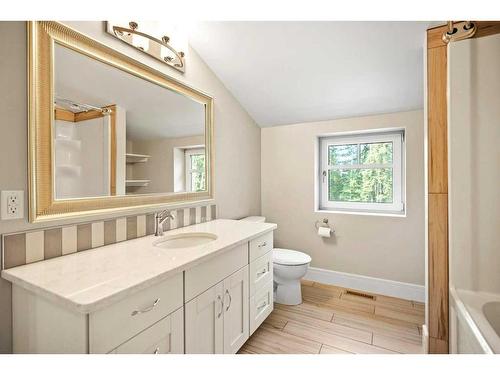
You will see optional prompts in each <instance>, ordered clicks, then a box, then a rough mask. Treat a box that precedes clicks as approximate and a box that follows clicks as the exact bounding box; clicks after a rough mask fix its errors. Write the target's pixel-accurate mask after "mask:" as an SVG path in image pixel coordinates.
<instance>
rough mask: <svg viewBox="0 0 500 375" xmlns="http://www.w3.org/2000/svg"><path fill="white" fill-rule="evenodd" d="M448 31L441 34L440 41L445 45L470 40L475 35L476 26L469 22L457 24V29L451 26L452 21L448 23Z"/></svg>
mask: <svg viewBox="0 0 500 375" xmlns="http://www.w3.org/2000/svg"><path fill="white" fill-rule="evenodd" d="M447 24H448V30H447V31H445V32H444V33H443V36H442V39H443V42H445V43H450V42H458V41H459V40H464V39H468V38H472V37H473V36H474V34H475V33H476V30H477V26H476V24H475V23H474V22H471V21H461V22H458V24H457V27H455V26H454V25H453V21H448V23H447Z"/></svg>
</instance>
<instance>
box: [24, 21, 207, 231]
mask: <svg viewBox="0 0 500 375" xmlns="http://www.w3.org/2000/svg"><path fill="white" fill-rule="evenodd" d="M28 68H29V71H28V72H29V74H28V76H29V79H28V82H29V88H28V91H29V148H28V149H29V180H30V183H29V195H30V221H31V222H39V221H47V220H55V219H62V218H68V217H76V216H86V215H95V214H104V213H111V212H115V211H125V210H129V209H131V208H138V207H140V208H151V209H154V208H160V207H167V206H169V205H174V204H175V205H179V204H183V203H190V202H195V201H205V200H209V199H213V194H214V166H213V164H214V141H213V132H214V124H213V99H212V97H210V96H209V95H207V94H205V93H203V92H201V91H199V90H196V89H194V88H192V87H189V86H188V85H186V84H184V83H181V82H179V81H177V80H175V79H173V78H171V77H169V76H167V75H165V74H163V73H161V72H159V71H157V70H155V69H153V68H151V67H149V66H147V65H144V64H142V63H140V62H138V61H136V60H134V59H132V58H130V57H128V56H126V55H124V54H122V53H120V52H118V51H116V50H114V49H112V48H110V47H108V46H106V45H103V44H102V43H100V42H98V41H96V40H94V39H92V38H90V37H87V36H85V35H83V34H81V33H79V32H77V31H75V30H73V29H71V28H69V27H67V26H65V25H63V24H61V23H58V22H53V21H35V22H28Z"/></svg>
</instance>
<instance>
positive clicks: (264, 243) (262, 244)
mask: <svg viewBox="0 0 500 375" xmlns="http://www.w3.org/2000/svg"><path fill="white" fill-rule="evenodd" d="M266 246H267V242H266V241H264V242H262V243H261V244H260V245H258V246H257V247H259V248H262V247H266Z"/></svg>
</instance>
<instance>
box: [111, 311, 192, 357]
mask: <svg viewBox="0 0 500 375" xmlns="http://www.w3.org/2000/svg"><path fill="white" fill-rule="evenodd" d="M111 353H113V354H169V353H170V354H183V353H184V309H183V308H182V307H181V308H180V309H178V310H176V311H174V312H173V313H172V314H170V315H169V316H167V317H166V318H163V319H162V320H160V321H159V322H158V323H155V324H153V325H152V326H151V327H149V328H147V329H146V330H144V331H142V332H141V333H139V334H138V335H137V336H135V337H133V338H131V339H130V340H128V341H127V342H125V343H123V344H122V345H120V346H119V347H118V348H116V349H115V350H113V351H112V352H111Z"/></svg>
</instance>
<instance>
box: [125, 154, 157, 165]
mask: <svg viewBox="0 0 500 375" xmlns="http://www.w3.org/2000/svg"><path fill="white" fill-rule="evenodd" d="M150 157H151V155H141V154H132V153H128V152H127V153H126V154H125V158H126V161H127V164H135V163H146V162H147V161H148V160H149V158H150Z"/></svg>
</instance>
